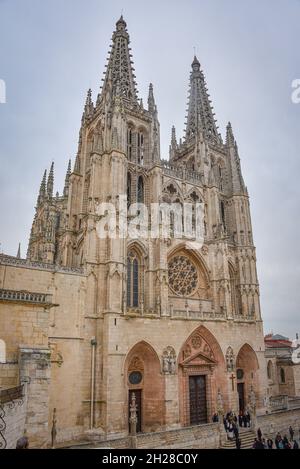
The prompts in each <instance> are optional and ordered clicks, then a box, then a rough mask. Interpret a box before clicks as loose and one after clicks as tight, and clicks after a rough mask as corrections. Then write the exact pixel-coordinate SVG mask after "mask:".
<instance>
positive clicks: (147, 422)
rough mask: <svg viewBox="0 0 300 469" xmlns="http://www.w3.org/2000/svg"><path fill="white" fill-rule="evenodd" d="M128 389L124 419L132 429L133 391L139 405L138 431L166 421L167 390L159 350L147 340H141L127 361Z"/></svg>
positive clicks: (145, 430) (151, 428)
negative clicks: (131, 403) (131, 405)
mask: <svg viewBox="0 0 300 469" xmlns="http://www.w3.org/2000/svg"><path fill="white" fill-rule="evenodd" d="M125 389H126V390H127V393H126V394H127V395H126V401H125V402H126V404H125V418H126V421H127V422H128V428H129V405H130V402H131V398H132V393H133V392H134V394H135V397H136V404H137V414H138V415H137V417H138V422H137V431H138V432H153V431H157V430H159V429H162V428H163V426H164V423H165V389H164V380H163V376H162V374H161V365H160V361H159V358H158V356H157V353H156V352H155V350H154V349H153V348H152V347H151V345H149V344H148V343H147V342H144V341H142V342H139V343H138V344H136V345H135V346H134V347H133V348H132V349H131V351H130V352H129V353H128V355H127V358H126V361H125Z"/></svg>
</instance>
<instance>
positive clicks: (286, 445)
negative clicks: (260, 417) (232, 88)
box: [252, 426, 299, 449]
mask: <svg viewBox="0 0 300 469" xmlns="http://www.w3.org/2000/svg"><path fill="white" fill-rule="evenodd" d="M289 434H290V439H288V437H287V436H286V435H284V436H283V437H282V436H281V434H280V433H279V432H278V433H277V435H276V437H275V448H276V449H299V444H298V442H297V441H296V440H295V438H294V434H295V432H294V430H293V428H292V427H291V426H290V427H289ZM252 448H253V449H275V448H274V441H273V440H272V438H271V437H269V438H268V439H267V440H266V439H265V438H263V435H262V431H261V429H260V428H258V430H257V438H255V440H254V443H253V447H252Z"/></svg>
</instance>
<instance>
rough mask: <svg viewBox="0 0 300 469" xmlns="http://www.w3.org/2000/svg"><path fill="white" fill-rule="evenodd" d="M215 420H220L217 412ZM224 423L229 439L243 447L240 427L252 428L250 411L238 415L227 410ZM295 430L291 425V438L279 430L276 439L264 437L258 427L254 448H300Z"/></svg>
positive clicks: (238, 446) (213, 419)
mask: <svg viewBox="0 0 300 469" xmlns="http://www.w3.org/2000/svg"><path fill="white" fill-rule="evenodd" d="M212 421H213V422H219V416H218V414H217V413H215V414H214V415H213V418H212ZM223 425H224V428H225V431H226V433H227V438H228V439H229V440H232V441H235V444H236V448H237V449H240V448H241V444H242V443H241V439H240V434H239V429H240V428H242V427H244V428H250V427H251V416H250V414H249V412H248V411H246V412H240V413H239V415H238V416H236V414H235V413H234V412H232V411H230V412H227V414H226V415H225V416H224V418H223ZM294 435H295V432H294V430H293V428H292V426H290V427H289V438H288V437H287V435H284V436H283V437H282V436H281V434H280V433H279V432H278V433H277V435H276V437H275V438H274V441H273V439H272V438H271V437H269V438H267V439H266V438H264V437H263V434H262V431H261V429H260V428H258V429H257V437H256V438H255V440H254V443H253V446H252V448H253V449H299V444H298V442H297V441H296V439H295V437H294ZM299 435H300V429H299Z"/></svg>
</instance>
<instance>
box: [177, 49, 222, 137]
mask: <svg viewBox="0 0 300 469" xmlns="http://www.w3.org/2000/svg"><path fill="white" fill-rule="evenodd" d="M199 131H201V132H203V134H204V137H206V138H207V139H208V140H213V141H216V142H220V135H219V133H218V130H217V125H216V121H215V119H214V113H213V108H212V106H211V101H210V99H209V94H208V93H207V87H206V83H205V77H204V74H203V72H202V70H201V66H200V62H199V60H198V59H197V57H196V55H195V56H194V60H193V62H192V71H191V75H190V94H189V102H188V115H187V123H186V130H185V138H186V141H189V140H192V139H193V138H194V137H195V136H196V135H197V134H198V132H199Z"/></svg>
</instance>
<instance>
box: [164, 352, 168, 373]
mask: <svg viewBox="0 0 300 469" xmlns="http://www.w3.org/2000/svg"><path fill="white" fill-rule="evenodd" d="M163 372H164V373H169V357H168V356H165V357H163Z"/></svg>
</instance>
